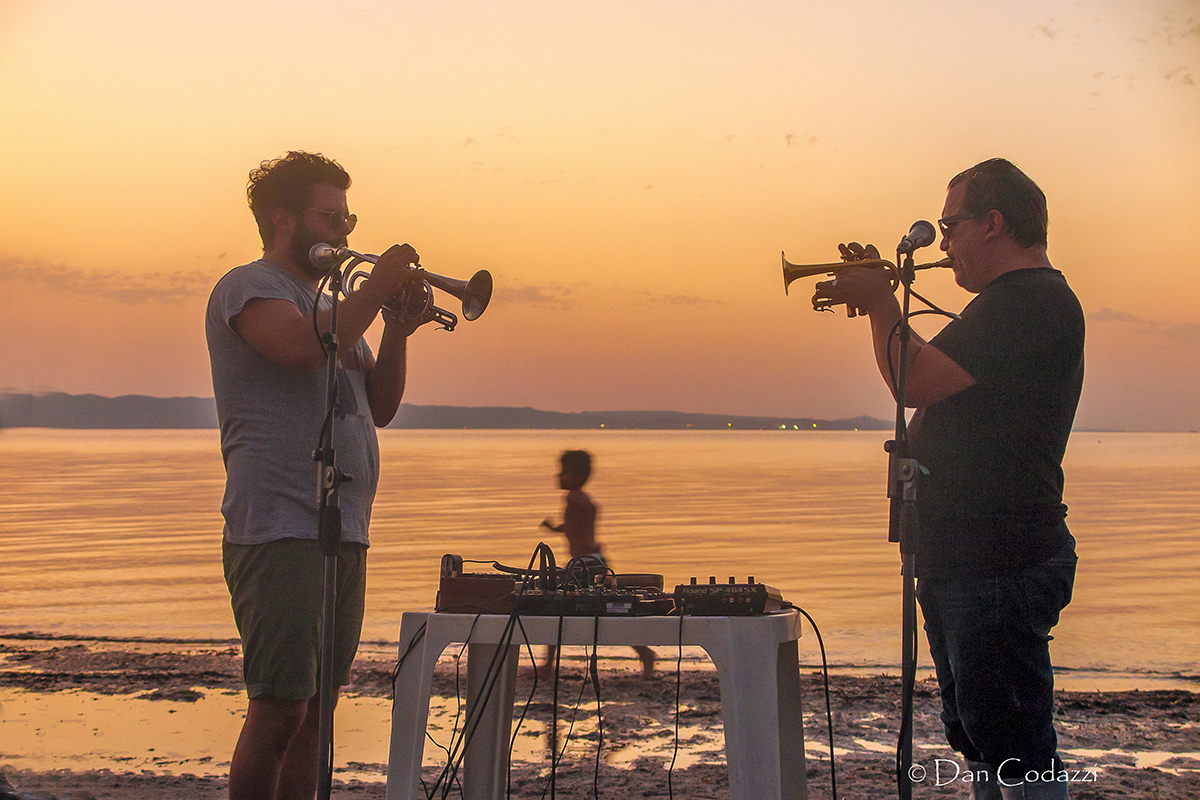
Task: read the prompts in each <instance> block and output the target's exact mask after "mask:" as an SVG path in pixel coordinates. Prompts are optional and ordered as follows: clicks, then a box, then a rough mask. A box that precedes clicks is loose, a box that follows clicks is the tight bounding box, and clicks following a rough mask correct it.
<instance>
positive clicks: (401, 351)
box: [366, 314, 413, 428]
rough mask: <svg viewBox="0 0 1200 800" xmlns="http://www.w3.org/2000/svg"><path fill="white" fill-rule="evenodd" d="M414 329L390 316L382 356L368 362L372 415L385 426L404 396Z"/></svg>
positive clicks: (385, 328)
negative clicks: (393, 320)
mask: <svg viewBox="0 0 1200 800" xmlns="http://www.w3.org/2000/svg"><path fill="white" fill-rule="evenodd" d="M412 331H413V329H412V328H408V327H404V326H401V324H400V323H399V322H392V321H388V320H387V319H386V314H385V322H384V326H383V338H382V339H381V340H380V342H379V358H378V359H369V360H368V363H367V364H366V378H367V403H368V404H369V405H370V406H371V418H372V419H374V420H375V425H376V426H378V427H380V428H382V427H384V426H386V425H387V424H388V423H389V422H391V421H392V420H393V419H394V418H395V416H396V411H397V410H398V409H399V408H400V400H401V398H403V397H404V383H405V380H406V378H407V375H408V337H409V335H411V333H412Z"/></svg>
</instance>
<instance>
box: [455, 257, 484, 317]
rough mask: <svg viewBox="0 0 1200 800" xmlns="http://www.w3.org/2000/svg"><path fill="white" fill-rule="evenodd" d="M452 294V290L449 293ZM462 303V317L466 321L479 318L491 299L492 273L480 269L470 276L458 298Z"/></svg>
mask: <svg viewBox="0 0 1200 800" xmlns="http://www.w3.org/2000/svg"><path fill="white" fill-rule="evenodd" d="M451 294H453V292H452V293H451ZM459 299H460V300H462V304H463V317H465V318H466V320H467V321H468V322H470V321H471V320H476V319H479V318H480V317H481V316H483V312H484V311H486V310H487V307H488V303H490V302H491V301H492V273H490V272H488V271H487V270H486V269H481V270H479V272H476V273H475V274H474V275H472V276H471V280H469V281H467V286H466V288H465V289H464V290H463V296H462V297H461V298H459Z"/></svg>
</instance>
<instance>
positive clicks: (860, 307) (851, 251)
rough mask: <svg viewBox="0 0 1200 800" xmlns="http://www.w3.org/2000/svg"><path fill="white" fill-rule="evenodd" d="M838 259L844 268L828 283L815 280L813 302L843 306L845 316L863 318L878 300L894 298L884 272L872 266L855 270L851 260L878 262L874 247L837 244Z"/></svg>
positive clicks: (887, 277)
mask: <svg viewBox="0 0 1200 800" xmlns="http://www.w3.org/2000/svg"><path fill="white" fill-rule="evenodd" d="M838 250H839V251H841V254H842V260H843V261H845V262H846V266H845V267H843V268H842V269H839V270H838V271H837V274H836V275H834V277H833V279H832V280H828V281H819V282H818V283H817V287H816V289H817V290H816V294H814V295H813V302H814V303H815V302H817V301H818V300H825V301H829V302H830V303H831V304H832V305H837V304H839V303H845V304H846V316H849V317H856V316H858V315H860V314H861V315H863V316H866V315H867V314H869V313H870V311H871V308H872V307H873V306H875V305H876V304H877V303H879V302H880V301H886V300H887V299H888V298H891V299H892V300H893V301H894V299H895V297H894V295H893V294H892V292H893V286H892V280H891V278H890V277H889V273H888V271H887V270H884V269H878V268H874V267H855V266H853V264H854V262H855V261H869V260H877V259H879V250H877V249H876V248H875V245H873V244H869V245H867V246H865V247H864V246H863V245H861V244H859V243H858V242H850V243H849V244H839V245H838Z"/></svg>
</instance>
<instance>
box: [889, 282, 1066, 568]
mask: <svg viewBox="0 0 1200 800" xmlns="http://www.w3.org/2000/svg"><path fill="white" fill-rule="evenodd" d="M1083 339H1084V320H1083V309H1082V308H1081V307H1080V305H1079V301H1078V300H1077V299H1076V297H1075V294H1074V292H1072V291H1071V288H1070V287H1069V286H1068V285H1067V282H1066V279H1065V278H1064V277H1063V275H1062V273H1061V272H1058V271H1057V270H1054V269H1050V268H1039V269H1020V270H1013V271H1011V272H1006V273H1004V274H1003V275H1001V276H1000V277H999V278H997V279H996V280H995V281H993V282H992V283H991V284H989V285H988V286H987V287H986V288H985V289H984V290H983V291H982V292H980V293H979V295H978V296H977V297H975V299H974V300H972V301H971V302H970V303H969V304H968V305H967V307H966V308H965V309H963V312H962V315H961V319H958V320H953V321H951V322H950V323H949V324H948V325H946V327H945V328H944V329H943V330H942V332H941V333H939V334H938V335H937V336H935V337H934V338H933V339H932V340H931V341H930V344H931V345H933V346H934V347H936V348H937V349H938V350H940V351H941V352H943V353H945V354H946V355H947V356H949V357H950V358H951V359H952V360H953V361H954V362H955V363H956V364H958V365H959V366H960V367H962V368H963V369H964V370H965V371H966V372H967V373H969V374H970V375H971V377H972V378H974V379H975V384H974V385H973V386H971V387H970V388H968V389H966V390H964V391H962V392H959V393H958V394H955V395H952V396H951V397H948V398H946V399H945V400H942V401H940V402H938V403H934V404H933V405H931V406H929V407H927V408H925V409H923V410H922V411H921V412H919V413H918V415H917V416H916V417H915V418H914V420H913V425H912V433H911V435H912V452H913V455H914V457H915V458H916V459H917V460H918V461H919V462H920V463H921V465H922V466H923V467H925V468H926V469H927V470H928V474H927V475H925V476H924V477H923V478H922V480H921V482H920V483H919V485H918V492H917V503H918V509H919V511H920V536H919V539H918V544H917V553H916V572H917V576H918V577H920V578H932V579H939V578H951V577H964V576H969V575H989V574H997V573H1001V572H1008V571H1011V570H1016V569H1021V568H1023V567H1026V566H1028V565H1030V564H1034V563H1037V562H1038V561H1042V560H1045V559H1046V558H1049V557H1050V556H1052V555H1054V553H1056V552H1057V551H1058V550H1059V549H1060V548H1061V547H1063V546H1064V545H1065V544H1066V539H1067V537H1068V536H1069V534H1068V532H1067V529H1066V525H1065V524H1063V520H1064V518H1065V517H1066V513H1067V507H1066V506H1065V505H1063V502H1062V492H1063V472H1062V459H1063V454H1064V453H1065V452H1066V448H1067V438H1068V437H1069V436H1070V433H1071V424H1072V422H1073V421H1074V419H1075V408H1076V406H1077V405H1078V403H1079V392H1080V389H1081V388H1082V386H1083Z"/></svg>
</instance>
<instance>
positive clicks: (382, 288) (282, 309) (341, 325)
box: [230, 245, 417, 372]
mask: <svg viewBox="0 0 1200 800" xmlns="http://www.w3.org/2000/svg"><path fill="white" fill-rule="evenodd" d="M416 255H417V254H416V251H415V250H413V249H412V248H411V247H409V246H408V245H394V246H393V247H391V248H390V249H389V250H388V251H387V252H386V253H384V254H383V255H382V256H380V258H379V262H378V263H377V264H376V265H375V269H373V270H372V271H371V275H370V277H368V278H367V279H366V280H365V281H364V282H363V284H362V286H361V287H359V289H358V290H357V291H355V292H354V293H352V294H351V295H350V296H349V297H347V298H346V299H345V300H343V301H341V302H340V303H339V304H338V338H339V341H340V343H341V344H342V345H344V346H346V347H350V346H353V345H354V343H356V342H357V341H358V340H359V339H360V338H361V337H362V335H363V333H364V332H365V331H366V330H367V328H368V327H369V326H370V325H371V323H372V322H373V321H374V320H375V315H376V314H378V313H379V309H380V308H382V307H383V304H384V303H385V302H387V301H388V300H389V299H390V298H392V297H394V296H395V295H396V294H397V293H398V292H399V291H400V289H401V288H402V287H403V286H404V282H405V281H406V280H407V279H408V275H409V270H408V266H409V265H410V264H414V263H416V261H417V258H416ZM331 318H332V310H331V309H321V310H319V311H318V312H317V329H318V330H319V331H320V332H321V334H322V335H324V334H325V333H327V332H328V331H329V328H330V320H331ZM230 325H231V326H232V327H233V330H234V332H235V333H237V334H238V335H239V336H241V337H242V338H243V339H245V340H246V341H247V342H248V343H249V344H250V346H251V347H253V348H254V349H255V350H258V352H260V353H262V354H263V355H264V356H266V357H267V358H269V359H271V360H272V361H274V362H275V363H277V364H280V365H282V366H284V367H287V368H288V369H293V370H296V371H297V372H312V371H314V370H317V369H320V368H321V367H322V366H324V365H325V362H326V355H325V350H324V348H323V347H322V346H321V341H320V339H318V337H317V334H316V332H314V331H313V322H312V317H311V316H310V315H309V314H304V313H301V311H300V309H299V308H297V307H296V305H295V304H294V303H292V302H290V301H288V300H279V299H273V298H270V299H268V298H259V299H254V300H251V301H249V302H248V303H246V305H245V306H243V307H242V310H241V311H240V312H239V313H238V314H237V315H236V316H234V317H233V318H232V319H231V320H230ZM380 349H381V351H382V349H383V348H382V347H381V348H380Z"/></svg>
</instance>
